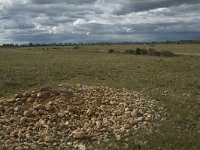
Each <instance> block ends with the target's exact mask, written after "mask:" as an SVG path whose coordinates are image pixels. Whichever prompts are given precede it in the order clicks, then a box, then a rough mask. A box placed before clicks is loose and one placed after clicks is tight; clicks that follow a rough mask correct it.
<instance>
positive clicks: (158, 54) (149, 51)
mask: <svg viewBox="0 0 200 150" xmlns="http://www.w3.org/2000/svg"><path fill="white" fill-rule="evenodd" d="M147 55H150V56H160V52H159V51H157V50H155V49H153V48H150V49H149V50H148V51H147Z"/></svg>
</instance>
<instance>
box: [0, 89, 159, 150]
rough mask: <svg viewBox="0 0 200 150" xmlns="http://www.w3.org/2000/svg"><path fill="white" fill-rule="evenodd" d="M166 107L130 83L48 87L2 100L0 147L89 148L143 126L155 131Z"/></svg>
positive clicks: (0, 109) (131, 132)
mask: <svg viewBox="0 0 200 150" xmlns="http://www.w3.org/2000/svg"><path fill="white" fill-rule="evenodd" d="M162 111H163V108H162V107H158V106H157V102H156V101H155V100H152V99H145V98H143V97H142V96H141V95H140V94H138V93H136V92H133V91H128V90H126V89H122V90H119V89H112V88H107V87H94V86H92V87H91V86H85V85H76V86H69V85H59V86H58V87H53V88H50V87H44V88H41V89H39V90H34V91H28V92H24V93H19V94H16V95H15V96H14V97H13V98H11V99H7V100H1V101H0V115H1V118H0V148H1V149H3V148H5V149H20V150H21V149H55V148H57V149H58V148H59V149H71V148H77V149H80V150H85V149H90V148H92V146H93V145H97V144H101V143H104V142H108V141H109V140H110V139H111V138H113V137H114V138H116V139H117V140H120V139H122V138H125V137H131V135H134V134H135V132H137V131H138V130H139V129H145V130H146V132H151V130H152V127H153V122H155V120H158V119H160V118H161V115H160V114H161V112H162ZM126 147H128V145H126Z"/></svg>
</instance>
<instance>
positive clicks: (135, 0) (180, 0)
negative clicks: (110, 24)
mask: <svg viewBox="0 0 200 150" xmlns="http://www.w3.org/2000/svg"><path fill="white" fill-rule="evenodd" d="M199 3H200V1H199V0H189V1H188V0H149V1H146V0H141V1H139V0H128V1H127V2H126V3H124V4H122V8H121V9H120V10H117V11H116V12H115V13H116V14H117V15H124V14H127V13H131V12H140V11H147V10H152V9H157V8H167V7H176V6H180V5H188V4H199Z"/></svg>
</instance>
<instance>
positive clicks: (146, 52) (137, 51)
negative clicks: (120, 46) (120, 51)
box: [124, 48, 175, 57]
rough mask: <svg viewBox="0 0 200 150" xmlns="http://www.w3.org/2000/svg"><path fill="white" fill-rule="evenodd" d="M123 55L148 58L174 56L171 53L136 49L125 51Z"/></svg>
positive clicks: (151, 49)
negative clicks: (146, 56)
mask: <svg viewBox="0 0 200 150" xmlns="http://www.w3.org/2000/svg"><path fill="white" fill-rule="evenodd" d="M124 53H125V54H135V55H149V56H164V57H172V56H175V54H174V53H173V52H171V51H158V50H155V49H153V48H150V49H148V50H146V49H141V48H136V49H135V50H132V49H127V50H125V52H124Z"/></svg>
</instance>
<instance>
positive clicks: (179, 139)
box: [0, 44, 200, 150]
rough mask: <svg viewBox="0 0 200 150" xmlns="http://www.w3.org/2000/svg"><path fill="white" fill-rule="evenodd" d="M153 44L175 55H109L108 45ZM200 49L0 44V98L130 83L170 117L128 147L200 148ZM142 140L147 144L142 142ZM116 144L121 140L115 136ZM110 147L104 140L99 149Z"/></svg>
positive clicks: (186, 46) (187, 46)
mask: <svg viewBox="0 0 200 150" xmlns="http://www.w3.org/2000/svg"><path fill="white" fill-rule="evenodd" d="M136 47H154V48H155V49H158V50H171V51H173V52H175V53H181V54H183V53H184V54H186V55H182V56H177V57H152V56H136V55H130V54H115V53H112V54H109V53H107V52H106V51H107V50H109V49H114V50H120V51H121V50H126V49H134V48H136ZM193 54H195V55H199V54H200V45H198V44H160V45H82V46H79V48H78V49H73V46H64V47H56V46H54V47H24V48H0V97H2V99H3V97H7V96H9V95H11V94H14V93H16V92H17V91H21V90H26V89H30V88H35V87H39V86H43V85H47V84H49V85H54V84H59V83H61V82H67V83H71V84H76V83H81V84H87V85H103V86H109V87H114V88H127V89H130V90H135V91H138V92H140V93H143V95H146V96H151V97H153V98H155V99H156V100H158V101H159V103H160V105H163V106H164V107H165V108H166V109H167V111H168V114H166V115H167V116H168V119H166V120H163V121H162V122H160V123H159V125H158V126H157V127H156V129H155V130H154V131H153V132H152V133H151V134H148V135H147V134H146V133H144V132H142V131H141V132H140V133H139V134H138V135H137V138H136V137H132V138H130V140H128V141H127V143H129V145H130V146H129V149H167V150H168V149H181V150H184V149H185V150H188V149H192V150H196V149H200V109H199V108H200V57H199V56H192V55H193ZM143 141H146V142H147V144H145V145H143V144H142V143H143ZM113 142H114V143H115V145H117V147H116V149H117V148H122V147H123V144H122V142H116V141H113ZM105 147H109V144H108V145H106V146H105V145H104V146H103V147H101V146H100V147H99V149H101V148H102V149H105Z"/></svg>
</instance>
